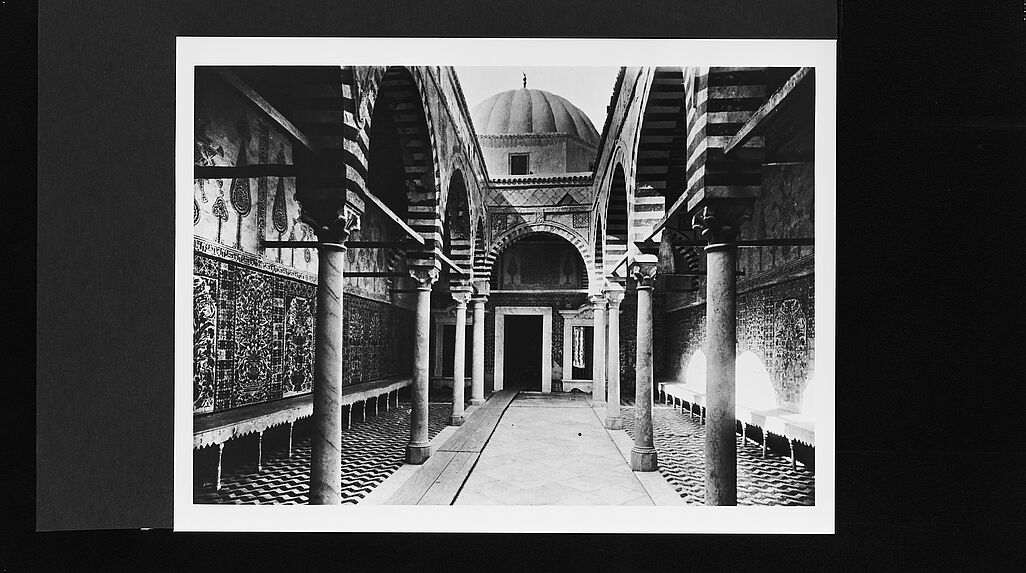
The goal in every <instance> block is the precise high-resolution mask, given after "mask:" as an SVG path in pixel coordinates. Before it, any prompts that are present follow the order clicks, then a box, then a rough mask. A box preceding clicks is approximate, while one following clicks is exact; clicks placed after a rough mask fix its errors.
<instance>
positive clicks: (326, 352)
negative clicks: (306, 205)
mask: <svg viewBox="0 0 1026 573" xmlns="http://www.w3.org/2000/svg"><path fill="white" fill-rule="evenodd" d="M333 215H334V217H335V218H334V219H333V220H328V221H326V224H325V220H326V219H329V217H324V216H316V215H314V216H311V214H310V213H307V212H304V213H303V215H302V216H303V221H304V222H305V223H307V224H308V225H310V226H311V227H313V229H314V232H315V233H317V238H318V240H319V241H320V243H319V246H318V249H317V261H318V262H317V324H316V341H315V345H316V354H315V358H314V385H313V414H312V419H311V422H312V423H311V432H310V496H309V503H310V504H311V505H337V504H339V503H341V501H342V498H341V487H342V402H341V399H342V372H343V357H344V355H345V351H344V333H343V331H342V288H343V279H344V276H343V263H344V261H345V259H346V247H345V245H344V243H345V241H346V239H348V238H349V235H350V234H351V233H352V232H354V231H356V230H358V229H359V227H360V219H359V217H357V216H356V215H355V214H353V213H349V212H346V213H345V214H344V215H343V216H338V214H337V210H336V211H335V212H334V213H333Z"/></svg>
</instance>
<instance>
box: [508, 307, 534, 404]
mask: <svg viewBox="0 0 1026 573" xmlns="http://www.w3.org/2000/svg"><path fill="white" fill-rule="evenodd" d="M503 329H504V334H503V341H502V343H503V355H504V359H503V364H502V378H503V387H505V388H508V389H510V390H530V391H537V392H541V391H542V380H541V377H542V317H540V316H530V315H528V316H516V315H508V316H506V318H505V326H504V327H503Z"/></svg>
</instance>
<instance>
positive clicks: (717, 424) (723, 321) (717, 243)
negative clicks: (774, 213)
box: [692, 203, 751, 505]
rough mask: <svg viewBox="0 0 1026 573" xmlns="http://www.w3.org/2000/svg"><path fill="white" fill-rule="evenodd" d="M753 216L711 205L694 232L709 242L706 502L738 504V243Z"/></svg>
mask: <svg viewBox="0 0 1026 573" xmlns="http://www.w3.org/2000/svg"><path fill="white" fill-rule="evenodd" d="M750 217H751V207H750V206H749V204H747V203H730V204H726V205H709V206H705V207H702V208H701V209H700V210H699V212H698V214H696V215H695V217H694V221H693V225H692V226H693V227H694V229H695V230H697V231H698V232H699V233H701V235H702V236H703V237H704V238H705V239H706V241H708V245H707V246H706V247H705V253H706V273H707V274H706V303H705V304H706V318H705V321H706V323H705V330H706V339H705V340H706V342H705V351H706V356H707V359H708V361H707V365H706V422H705V503H706V505H737V440H736V427H737V426H736V423H737V414H736V409H735V403H736V396H735V393H736V381H735V372H734V369H735V364H736V353H737V338H736V332H737V315H736V312H735V302H736V293H737V276H736V271H735V268H736V265H737V241H738V239H739V237H740V227H741V225H742V224H743V223H744V222H745V221H746V220H747V219H749V218H750Z"/></svg>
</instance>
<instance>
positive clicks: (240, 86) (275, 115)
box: [218, 69, 320, 155]
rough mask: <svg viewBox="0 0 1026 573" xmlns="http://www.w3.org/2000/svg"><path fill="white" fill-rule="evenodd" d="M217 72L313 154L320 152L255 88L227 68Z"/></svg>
mask: <svg viewBox="0 0 1026 573" xmlns="http://www.w3.org/2000/svg"><path fill="white" fill-rule="evenodd" d="M218 74H219V75H220V76H221V78H222V79H224V81H226V82H228V84H230V85H231V86H232V87H234V88H235V89H236V90H238V91H239V93H241V94H242V95H244V96H246V98H247V99H248V100H249V101H251V102H253V104H254V105H256V106H257V108H259V109H260V110H261V111H263V112H264V113H265V114H267V116H268V117H270V118H271V119H273V120H274V121H275V123H277V124H278V125H279V126H281V128H282V129H284V130H285V131H286V132H288V134H289V135H291V136H292V137H294V138H296V140H298V141H299V142H300V143H302V144H303V146H304V147H306V148H307V149H309V150H310V152H311V153H313V154H314V155H319V154H320V153H319V152H318V150H317V148H316V147H315V146H314V144H313V143H312V142H311V141H310V139H309V138H307V137H306V136H305V135H303V132H301V131H299V129H298V128H297V127H296V126H295V125H293V124H292V122H291V121H289V120H288V119H286V117H285V116H284V115H282V114H281V112H279V111H278V110H277V109H275V107H274V106H273V105H271V103H270V102H268V101H267V100H265V99H264V98H263V97H262V96H261V95H260V94H259V93H257V91H256V90H254V89H253V88H252V87H250V86H249V84H247V83H246V82H244V81H242V78H240V77H239V76H237V75H235V74H233V73H232V72H230V71H228V70H223V69H222V70H218Z"/></svg>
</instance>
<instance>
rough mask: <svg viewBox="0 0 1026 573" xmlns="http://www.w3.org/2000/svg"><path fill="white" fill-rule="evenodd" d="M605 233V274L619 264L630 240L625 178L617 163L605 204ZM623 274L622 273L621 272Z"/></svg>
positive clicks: (620, 166)
mask: <svg viewBox="0 0 1026 573" xmlns="http://www.w3.org/2000/svg"><path fill="white" fill-rule="evenodd" d="M605 220H606V233H605V249H604V253H603V261H604V264H605V267H606V268H605V269H604V270H605V274H610V273H611V272H612V270H613V269H612V268H611V266H612V265H615V264H617V263H618V262H620V259H622V258H623V256H624V255H625V254H626V253H627V244H628V243H627V241H628V240H630V232H629V224H630V223H629V216H628V207H627V177H626V176H625V175H624V171H623V166H622V165H620V164H619V163H618V164H617V165H616V170H615V171H614V172H613V179H612V181H611V182H610V186H609V200H608V201H607V203H606V217H605ZM621 272H624V271H621Z"/></svg>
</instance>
